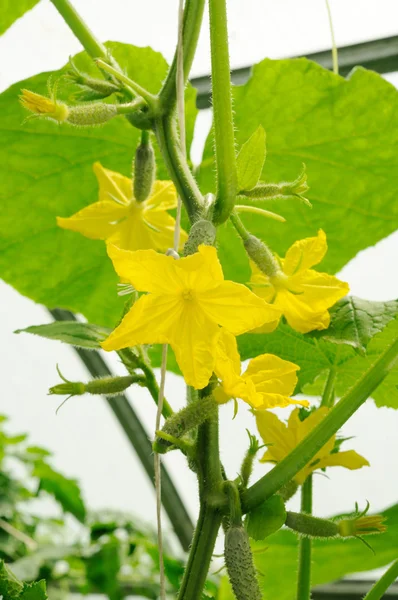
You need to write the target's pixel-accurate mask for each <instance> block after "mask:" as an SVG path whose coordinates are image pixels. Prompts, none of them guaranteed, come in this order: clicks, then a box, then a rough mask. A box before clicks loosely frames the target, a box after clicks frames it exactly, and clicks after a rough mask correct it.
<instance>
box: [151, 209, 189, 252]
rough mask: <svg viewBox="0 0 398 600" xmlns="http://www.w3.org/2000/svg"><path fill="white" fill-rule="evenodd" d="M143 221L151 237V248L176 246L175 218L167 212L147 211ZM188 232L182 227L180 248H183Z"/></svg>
mask: <svg viewBox="0 0 398 600" xmlns="http://www.w3.org/2000/svg"><path fill="white" fill-rule="evenodd" d="M142 218H143V221H144V224H145V226H146V229H147V231H148V234H149V236H150V238H151V246H150V247H151V248H159V249H163V250H167V249H168V248H173V246H174V229H175V224H176V222H175V219H174V218H173V217H172V216H171V215H169V213H167V212H160V211H153V210H151V211H145V213H144V214H143V217H142ZM187 239H188V234H187V233H186V232H185V231H184V230H183V229H180V243H179V247H178V249H179V250H182V249H183V247H184V244H185V242H186V241H187Z"/></svg>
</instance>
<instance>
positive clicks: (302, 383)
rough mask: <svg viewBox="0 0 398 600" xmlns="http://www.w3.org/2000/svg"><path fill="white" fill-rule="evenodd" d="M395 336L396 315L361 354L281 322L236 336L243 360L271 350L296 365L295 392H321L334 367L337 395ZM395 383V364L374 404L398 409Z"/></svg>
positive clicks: (397, 379) (397, 382)
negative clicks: (272, 329)
mask: <svg viewBox="0 0 398 600" xmlns="http://www.w3.org/2000/svg"><path fill="white" fill-rule="evenodd" d="M375 304H378V303H375ZM380 304H383V303H380ZM397 336H398V319H397V318H395V319H393V320H392V321H391V322H390V323H389V324H388V325H387V326H385V327H384V329H383V330H382V331H380V332H379V333H377V335H374V337H372V339H371V340H370V342H369V343H368V346H367V352H366V354H364V355H363V354H359V353H358V352H356V351H355V349H354V348H353V347H352V346H350V345H343V344H335V343H332V342H329V341H326V340H324V339H319V340H318V339H316V338H314V337H311V336H308V335H303V334H301V333H298V332H296V331H293V330H292V329H291V328H290V327H289V326H288V325H285V324H284V323H281V324H280V325H279V327H278V329H277V330H276V331H275V332H273V333H270V334H246V335H244V336H241V337H240V338H238V342H239V351H240V354H241V357H242V359H247V358H252V357H253V356H257V355H258V354H263V353H271V354H276V355H278V356H280V357H281V358H283V359H285V360H289V361H291V362H294V363H296V364H297V365H299V367H300V371H299V372H298V379H299V381H298V386H297V388H296V393H298V392H304V393H306V394H310V395H319V394H321V393H322V390H323V387H324V385H325V380H326V377H327V376H328V374H329V372H330V370H333V371H334V372H335V374H336V379H335V391H336V394H337V395H338V396H342V395H343V394H345V393H346V392H347V390H348V389H349V388H351V387H352V386H353V385H354V384H355V383H356V382H357V381H358V379H359V378H360V377H361V376H362V375H363V374H364V373H365V371H367V369H368V368H369V367H370V366H371V365H372V364H373V363H375V362H376V360H377V359H378V358H379V357H380V355H381V354H382V353H383V352H384V350H386V348H387V347H388V346H389V345H390V344H391V343H392V342H393V341H394V340H395V339H396V338H397ZM397 385H398V367H395V368H394V369H393V370H392V371H391V372H390V373H389V375H388V376H387V377H386V379H385V380H384V381H383V382H382V383H381V384H380V385H379V387H378V388H377V389H376V390H375V391H374V392H373V394H372V397H373V399H374V400H375V402H376V404H377V406H390V407H391V408H398V390H397Z"/></svg>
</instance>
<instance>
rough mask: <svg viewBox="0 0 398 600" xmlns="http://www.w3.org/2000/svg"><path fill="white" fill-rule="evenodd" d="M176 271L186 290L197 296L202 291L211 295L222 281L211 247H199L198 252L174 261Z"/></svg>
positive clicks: (218, 262) (222, 275)
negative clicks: (193, 292) (192, 291)
mask: <svg viewBox="0 0 398 600" xmlns="http://www.w3.org/2000/svg"><path fill="white" fill-rule="evenodd" d="M176 269H177V271H178V273H179V277H180V278H181V281H182V282H183V285H184V287H185V288H186V289H190V290H195V293H196V294H197V296H198V298H199V294H201V293H202V292H203V291H206V292H209V293H210V294H212V293H213V289H215V288H217V287H218V286H219V285H220V283H222V282H223V281H224V274H223V272H222V268H221V264H220V261H219V260H218V257H217V250H216V249H215V248H214V247H213V246H204V245H201V246H199V248H198V252H195V254H192V255H191V256H187V257H186V258H183V259H181V260H178V261H176Z"/></svg>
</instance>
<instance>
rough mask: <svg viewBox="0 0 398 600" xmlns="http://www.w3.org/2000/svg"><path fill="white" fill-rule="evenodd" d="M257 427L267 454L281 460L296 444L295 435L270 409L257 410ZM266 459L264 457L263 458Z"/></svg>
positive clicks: (275, 459)
mask: <svg viewBox="0 0 398 600" xmlns="http://www.w3.org/2000/svg"><path fill="white" fill-rule="evenodd" d="M254 414H255V417H256V423H257V429H258V431H259V433H260V435H261V437H262V439H263V442H264V444H265V445H266V446H269V448H268V452H267V455H268V457H272V460H273V461H276V462H279V461H280V460H282V459H283V458H285V456H287V455H288V454H289V452H290V451H291V450H292V449H293V448H294V447H295V446H296V443H295V442H296V440H295V436H294V435H292V432H291V431H290V430H289V429H288V427H287V426H286V425H285V423H283V421H280V420H279V419H278V417H277V416H276V415H275V414H274V413H272V412H269V411H268V410H264V411H257V410H256V411H255V413H254ZM262 460H264V457H263V459H262Z"/></svg>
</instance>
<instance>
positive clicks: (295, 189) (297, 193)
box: [241, 165, 312, 207]
mask: <svg viewBox="0 0 398 600" xmlns="http://www.w3.org/2000/svg"><path fill="white" fill-rule="evenodd" d="M308 190H309V186H308V183H307V173H306V169H305V165H303V168H302V170H301V173H300V174H299V176H298V177H297V178H296V179H295V180H294V181H284V182H282V183H259V184H257V185H256V186H255V187H254V188H253V189H251V190H244V191H242V192H241V195H243V196H246V197H247V198H257V199H259V200H275V199H277V198H286V199H287V198H298V199H299V200H301V201H302V202H304V204H307V206H309V207H311V206H312V205H311V202H310V201H309V200H308V199H307V198H305V196H304V194H305V193H306V192H307V191H308Z"/></svg>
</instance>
